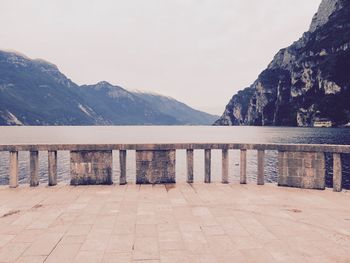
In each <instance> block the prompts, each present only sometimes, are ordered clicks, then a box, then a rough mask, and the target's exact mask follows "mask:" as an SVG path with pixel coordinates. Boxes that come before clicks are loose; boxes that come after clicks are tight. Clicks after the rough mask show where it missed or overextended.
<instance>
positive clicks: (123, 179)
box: [119, 150, 127, 185]
mask: <svg viewBox="0 0 350 263" xmlns="http://www.w3.org/2000/svg"><path fill="white" fill-rule="evenodd" d="M119 165H120V177H119V184H120V185H124V184H126V183H127V182H126V150H120V151H119Z"/></svg>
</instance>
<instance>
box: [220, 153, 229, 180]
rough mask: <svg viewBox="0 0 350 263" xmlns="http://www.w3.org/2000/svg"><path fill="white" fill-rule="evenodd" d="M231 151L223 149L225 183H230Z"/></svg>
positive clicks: (223, 178) (223, 176) (223, 177)
mask: <svg viewBox="0 0 350 263" xmlns="http://www.w3.org/2000/svg"><path fill="white" fill-rule="evenodd" d="M228 167H229V153H228V150H227V149H223V150H222V169H221V171H222V180H221V182H222V183H223V184H228V183H229V180H228Z"/></svg>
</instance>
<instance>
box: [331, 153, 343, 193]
mask: <svg viewBox="0 0 350 263" xmlns="http://www.w3.org/2000/svg"><path fill="white" fill-rule="evenodd" d="M341 190H342V162H341V155H340V154H339V153H333V191H334V192H341Z"/></svg>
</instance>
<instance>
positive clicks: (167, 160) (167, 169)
mask: <svg viewBox="0 0 350 263" xmlns="http://www.w3.org/2000/svg"><path fill="white" fill-rule="evenodd" d="M175 162H176V151H175V150H154V151H153V150H152V151H149V150H138V151H136V183H137V184H163V183H166V184H169V183H175V181H176V179H175Z"/></svg>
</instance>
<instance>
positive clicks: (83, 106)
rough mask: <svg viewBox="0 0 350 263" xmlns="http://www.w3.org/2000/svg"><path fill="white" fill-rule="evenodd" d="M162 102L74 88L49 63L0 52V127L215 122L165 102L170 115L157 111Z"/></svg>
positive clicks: (113, 89)
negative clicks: (169, 105)
mask: <svg viewBox="0 0 350 263" xmlns="http://www.w3.org/2000/svg"><path fill="white" fill-rule="evenodd" d="M150 98H152V100H150ZM165 98H167V97H165V96H161V95H157V96H155V95H153V94H152V95H151V94H147V93H135V92H130V91H127V90H125V89H123V88H121V87H119V86H114V85H112V84H110V83H108V82H106V81H101V82H99V83H97V84H94V85H82V86H79V85H77V84H75V83H74V82H73V81H72V80H70V79H68V78H67V77H66V76H65V75H64V74H62V73H61V72H60V71H59V69H58V68H57V66H55V65H54V64H52V63H50V62H47V61H45V60H42V59H30V58H28V57H26V56H25V55H22V54H20V53H18V52H12V51H0V125H187V124H193V125H198V124H206V125H209V124H211V123H212V122H213V121H215V119H217V116H215V115H210V114H207V113H204V112H201V111H197V110H194V109H192V108H191V107H189V106H187V105H185V104H183V103H181V102H179V101H176V100H175V99H170V98H168V102H169V103H170V102H171V105H172V107H171V110H165V107H162V109H160V108H157V107H158V106H160V105H163V104H164V101H165ZM167 108H169V107H167ZM183 115H186V116H183Z"/></svg>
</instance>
